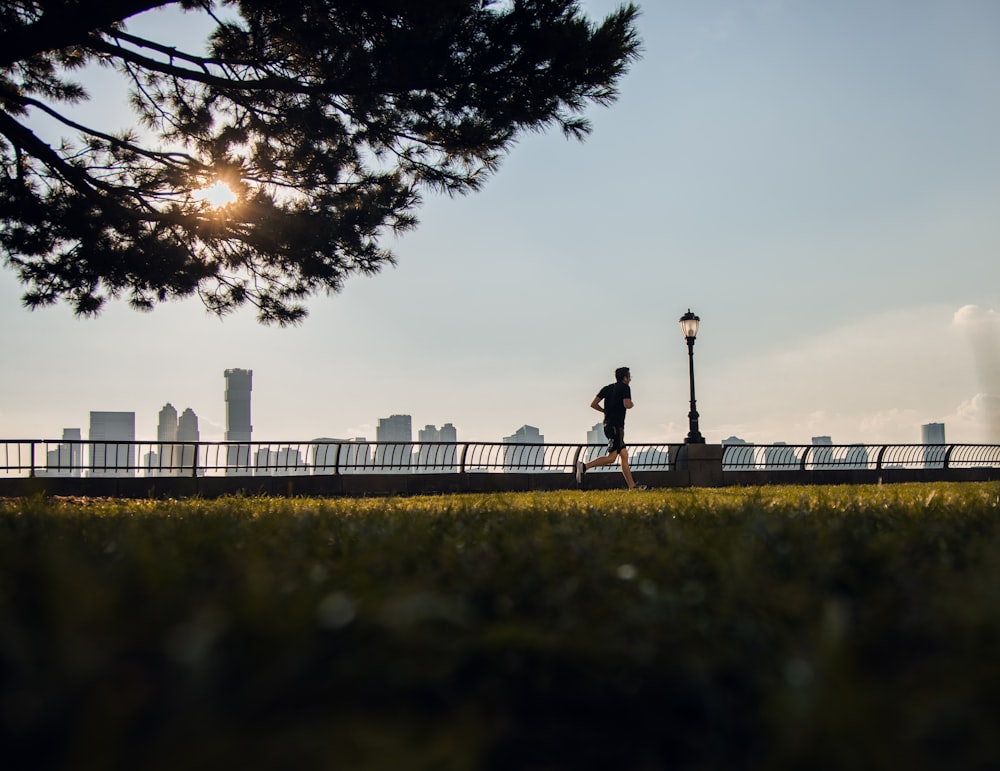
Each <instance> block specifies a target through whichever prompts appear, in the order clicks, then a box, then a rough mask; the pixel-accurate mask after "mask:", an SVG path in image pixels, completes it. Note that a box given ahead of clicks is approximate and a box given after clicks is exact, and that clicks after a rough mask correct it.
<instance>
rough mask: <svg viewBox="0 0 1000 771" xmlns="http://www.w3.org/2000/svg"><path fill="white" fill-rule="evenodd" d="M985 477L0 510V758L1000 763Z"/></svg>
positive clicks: (639, 770)
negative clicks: (951, 481) (938, 481)
mask: <svg viewBox="0 0 1000 771" xmlns="http://www.w3.org/2000/svg"><path fill="white" fill-rule="evenodd" d="M998 646H1000V483H981V484H980V483H963V484H912V485H911V484H906V485H894V486H885V487H875V486H872V487H768V488H754V489H736V488H727V489H684V490H662V491H647V492H626V491H608V492H577V491H573V492H555V493H529V494H498V495H452V496H440V497H418V498H389V499H362V500H358V499H344V500H341V499H322V500H321V499H277V498H227V499H217V500H211V501H207V500H197V499H195V500H184V501H176V500H168V501H147V500H143V501H134V500H106V499H101V500H65V499H52V498H48V499H46V498H41V497H37V498H31V499H26V500H25V499H18V500H15V499H8V500H4V501H0V767H3V768H7V769H12V768H18V767H23V768H33V769H56V768H58V769H102V770H107V769H171V770H176V769H213V770H216V769H229V768H233V769H256V768H275V769H277V768H281V769H351V770H354V769H359V770H364V769H441V770H442V771H446V770H450V769H616V770H631V769H634V770H635V771H647V770H651V769H723V768H725V769H802V768H811V769H872V768H886V769H888V768H893V769H897V768H899V769H908V771H912V770H913V769H932V768H933V769H938V768H948V769H986V768H997V767H998V766H1000V732H998V731H997V730H996V726H997V724H998V723H1000V649H998Z"/></svg>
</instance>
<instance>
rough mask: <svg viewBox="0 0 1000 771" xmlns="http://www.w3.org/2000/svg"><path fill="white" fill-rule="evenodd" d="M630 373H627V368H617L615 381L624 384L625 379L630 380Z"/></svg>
mask: <svg viewBox="0 0 1000 771" xmlns="http://www.w3.org/2000/svg"><path fill="white" fill-rule="evenodd" d="M631 377H632V373H631V372H629V371H628V367H619V368H618V369H616V370H615V380H617V381H618V382H619V383H623V382H625V378H631Z"/></svg>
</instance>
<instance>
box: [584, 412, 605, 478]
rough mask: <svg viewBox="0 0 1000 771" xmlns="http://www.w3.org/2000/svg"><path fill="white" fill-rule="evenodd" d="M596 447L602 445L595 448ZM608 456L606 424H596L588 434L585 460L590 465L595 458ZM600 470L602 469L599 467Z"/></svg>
mask: <svg viewBox="0 0 1000 771" xmlns="http://www.w3.org/2000/svg"><path fill="white" fill-rule="evenodd" d="M594 445H600V446H599V447H595V446H594ZM607 454H608V438H607V437H606V436H605V435H604V424H603V423H595V424H594V427H593V428H591V429H590V430H589V431H588V432H587V447H586V448H585V449H584V451H583V458H581V460H583V461H584V462H585V463H589V462H590V461H592V460H593V459H594V458H600V457H603V456H604V455H607ZM598 468H601V467H600V466H598Z"/></svg>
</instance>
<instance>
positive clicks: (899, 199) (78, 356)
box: [0, 0, 1000, 443]
mask: <svg viewBox="0 0 1000 771" xmlns="http://www.w3.org/2000/svg"><path fill="white" fill-rule="evenodd" d="M614 5H615V3H613V2H605V1H604V0H600V1H597V0H590V1H588V2H586V3H585V4H584V7H585V8H587V9H588V10H589V12H590V13H591V15H593V16H599V15H603V14H605V13H607V12H608V11H610V10H611V9H612V8H613V7H614ZM641 6H642V11H643V14H642V17H641V18H640V22H639V25H640V33H641V36H642V39H643V45H644V54H643V58H642V59H641V60H640V61H638V62H637V63H636V64H635V66H634V67H633V69H632V71H631V73H630V74H629V75H627V76H626V78H625V79H624V81H623V83H622V89H621V92H622V93H621V99H620V100H619V102H618V103H617V104H616V105H614V106H613V107H611V108H610V109H595V110H593V111H592V112H591V117H592V120H593V124H594V132H593V134H592V135H591V137H590V138H589V139H588V140H587V141H586V142H584V143H582V144H580V143H576V142H571V141H567V140H565V139H564V138H563V137H562V136H561V135H560V134H558V133H549V134H544V135H529V136H526V137H524V139H523V140H522V141H521V142H520V143H519V145H518V146H517V147H516V148H515V149H514V151H513V153H512V154H511V155H510V156H509V157H508V158H507V159H506V161H505V162H504V164H503V165H502V167H501V169H500V171H499V173H498V175H497V176H496V177H495V178H494V179H493V180H491V181H490V182H489V183H488V184H487V185H486V187H485V189H484V190H483V191H482V192H480V193H478V194H475V195H472V196H468V197H465V198H461V199H447V198H440V197H429V198H428V199H427V200H426V203H425V206H424V207H423V209H422V211H421V212H420V214H419V216H420V219H421V225H420V226H419V228H418V229H417V230H416V231H414V232H412V233H409V234H407V235H406V236H404V237H403V238H401V239H400V240H399V241H398V242H397V243H396V244H395V250H396V252H397V254H398V257H399V265H398V267H396V268H389V269H387V270H386V271H385V272H384V273H383V274H382V275H380V276H376V277H374V278H356V279H353V280H351V281H349V282H348V284H347V286H346V288H345V290H344V292H343V293H342V294H340V295H337V296H334V297H325V296H321V297H317V298H315V299H313V300H312V301H311V302H310V303H309V309H310V316H309V318H308V319H307V320H306V322H305V324H304V325H303V326H301V327H298V328H293V329H272V328H264V327H260V326H259V325H257V324H256V322H255V321H254V319H253V314H252V313H251V312H250V311H247V312H244V313H241V314H238V315H236V316H233V317H230V318H227V319H226V320H224V321H219V320H217V319H215V318H214V317H211V316H208V315H207V314H206V313H205V311H204V310H203V308H202V307H201V305H200V304H199V303H198V302H197V301H196V300H195V301H189V302H184V303H175V304H171V305H168V306H164V307H162V308H160V309H157V310H156V311H154V312H153V313H151V314H138V313H135V312H133V311H130V310H128V309H127V307H125V306H124V304H123V303H119V304H117V305H113V306H112V307H110V308H109V309H108V310H107V311H106V312H105V313H104V314H103V315H102V316H101V317H100V318H98V319H97V320H78V319H75V318H73V316H72V314H71V313H70V311H69V310H68V309H66V308H63V307H59V308H51V309H45V310H41V311H36V312H34V313H31V312H28V311H26V310H24V309H22V308H21V307H20V304H19V300H18V298H19V295H20V292H21V289H20V288H19V286H18V285H17V282H16V280H15V279H14V277H13V274H12V273H11V272H10V271H9V270H4V271H2V272H0V324H2V327H3V329H4V333H3V336H2V339H0V359H2V360H3V362H4V377H3V378H2V379H0V434H2V435H3V436H4V437H30V438H51V437H58V436H59V435H60V434H61V431H62V428H64V427H80V428H82V429H83V430H84V435H86V430H87V422H88V413H89V411H90V410H129V411H135V412H136V413H137V433H138V435H139V438H155V426H156V415H157V412H158V411H159V409H160V407H162V405H163V404H164V403H165V402H168V401H169V402H171V403H172V404H173V405H174V406H175V407H177V409H178V410H182V409H184V408H185V407H191V408H192V409H194V411H195V412H196V413H197V414H198V416H199V419H200V426H201V432H202V437H203V438H205V439H216V438H222V434H223V430H224V419H225V418H224V403H223V385H224V383H223V376H222V372H223V370H224V369H226V368H227V367H242V368H249V369H252V370H253V371H254V392H253V423H254V438H255V439H260V440H275V441H278V440H307V439H311V438H314V437H318V436H328V437H348V436H358V435H363V436H367V437H368V438H374V435H375V431H374V426H375V424H377V422H378V419H379V418H380V417H384V416H387V415H390V414H393V413H409V414H411V415H412V416H413V424H414V431H415V432H416V429H417V428H420V427H422V426H424V425H425V424H427V423H432V424H435V425H441V424H442V423H445V422H452V423H454V424H455V425H456V426H457V428H458V435H459V438H460V439H475V440H483V441H492V440H499V439H500V438H501V437H502V436H504V435H507V434H511V433H513V432H514V431H515V430H516V429H517V428H518V427H519V426H521V425H522V424H524V423H528V424H531V425H534V426H537V427H539V428H540V430H541V431H542V433H543V434H544V435H545V437H546V440H547V441H570V442H575V441H582V440H583V439H584V438H585V433H586V430H587V429H588V428H589V427H590V426H591V425H593V424H594V423H595V422H596V421H597V419H598V418H599V417H600V416H599V415H598V414H597V413H596V412H593V411H591V410H589V408H588V404H589V402H590V399H591V398H592V397H593V395H594V393H596V391H597V390H598V388H599V387H600V386H601V385H603V384H604V383H606V382H607V381H609V380H610V379H611V377H612V372H613V370H614V368H615V367H616V366H619V365H621V364H627V365H629V366H631V367H632V370H633V374H634V379H633V384H632V387H633V394H634V399H635V402H636V408H635V409H634V410H633V411H632V412H631V413H630V415H629V419H628V436H629V437H630V438H631V439H632V440H633V441H680V440H682V439H683V437H684V435H685V434H686V433H687V410H688V385H687V350H686V346H685V345H684V341H683V339H682V338H681V335H680V331H679V326H678V324H677V319H678V318H679V317H680V315H681V314H683V313H684V312H685V311H686V310H687V308H688V307H690V308H691V309H692V310H694V311H695V312H696V313H698V314H699V315H700V316H701V319H702V327H701V332H700V334H699V337H698V342H697V344H696V347H695V367H696V377H697V388H698V407H699V411H700V413H701V429H702V433H703V434H704V435H705V436H706V438H707V439H708V440H709V441H714V442H717V441H721V440H722V439H724V438H725V437H727V436H729V435H731V434H736V435H738V436H741V437H743V438H745V439H747V440H750V441H756V442H772V441H786V442H793V443H798V442H808V441H809V439H810V437H812V436H814V435H821V434H822V435H830V436H832V437H833V440H834V441H835V442H844V443H847V442H856V441H871V442H877V441H891V442H911V441H914V442H915V441H919V439H920V424H921V423H925V422H929V421H943V422H945V424H946V426H947V438H948V439H949V440H954V441H967V442H977V441H1000V426H998V421H997V416H998V415H1000V412H998V411H997V408H996V405H997V404H998V403H1000V353H998V352H1000V316H998V313H997V311H998V310H1000V267H998V266H1000V259H998V257H1000V88H998V85H997V84H998V83H1000V46H998V45H997V43H996V41H997V40H998V39H1000V4H998V3H996V2H993V0H935V1H931V0H866V1H862V0H842V1H841V2H837V3H829V2H824V1H822V0H784V1H782V0H772V1H771V2H749V1H745V2H736V1H735V0H684V1H683V2H666V1H662V0H661V1H658V2H646V3H643V4H641ZM167 21H168V19H167V18H166V17H163V16H159V17H157V18H156V20H155V21H154V22H153V23H155V25H157V26H158V27H159V28H169V26H168V25H167ZM146 23H150V22H148V21H147V22H146ZM92 90H93V97H94V99H93V101H94V104H93V109H94V110H95V111H97V112H98V113H99V114H102V115H114V114H115V112H114V109H113V108H114V107H115V105H114V104H113V101H114V100H110V101H111V103H109V97H108V96H107V94H109V93H110V91H109V90H108V89H106V88H104V87H102V86H100V85H98V86H97V87H96V88H93V89H92ZM102 95H103V96H102ZM102 99H103V100H104V101H102ZM960 310H961V312H959V311H960ZM991 405H993V410H994V411H993V412H992V413H991V412H990V407H991ZM991 415H992V418H993V423H992V424H991V422H990V419H991Z"/></svg>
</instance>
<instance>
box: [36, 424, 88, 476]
mask: <svg viewBox="0 0 1000 771" xmlns="http://www.w3.org/2000/svg"><path fill="white" fill-rule="evenodd" d="M62 438H63V440H62V442H60V443H59V444H58V445H56V447H55V449H52V450H48V451H46V453H45V469H43V470H39V471H38V472H37V474H38V476H46V477H78V476H80V474H81V473H82V463H81V460H82V458H83V452H82V449H83V447H82V445H81V444H80V443H79V442H80V429H79V428H64V429H63V435H62Z"/></svg>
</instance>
